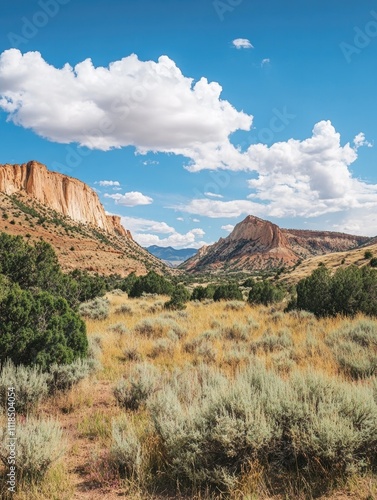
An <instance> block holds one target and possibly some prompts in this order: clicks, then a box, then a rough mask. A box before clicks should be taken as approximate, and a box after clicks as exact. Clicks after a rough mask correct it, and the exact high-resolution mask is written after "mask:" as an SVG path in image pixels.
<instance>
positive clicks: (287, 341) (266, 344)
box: [251, 329, 293, 352]
mask: <svg viewBox="0 0 377 500" xmlns="http://www.w3.org/2000/svg"><path fill="white" fill-rule="evenodd" d="M292 346H293V340H292V335H291V333H290V332H289V331H288V330H286V329H284V330H281V331H279V332H278V334H277V335H274V334H272V333H271V332H270V331H269V330H268V331H266V332H264V333H263V335H262V337H261V338H260V339H259V340H256V341H254V342H252V343H251V349H252V351H253V352H255V351H256V350H258V349H262V350H263V351H264V352H274V351H279V350H283V349H289V348H291V347H292Z"/></svg>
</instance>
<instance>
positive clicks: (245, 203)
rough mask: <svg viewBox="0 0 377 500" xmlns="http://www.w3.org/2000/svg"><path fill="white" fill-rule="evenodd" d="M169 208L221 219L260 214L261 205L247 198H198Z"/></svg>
mask: <svg viewBox="0 0 377 500" xmlns="http://www.w3.org/2000/svg"><path fill="white" fill-rule="evenodd" d="M171 208H174V209H176V210H181V211H182V212H187V213H190V214H197V215H202V216H203V217H211V218H213V219H221V218H222V217H224V218H230V217H240V216H241V215H249V214H253V215H261V213H262V210H263V205H261V204H260V203H254V202H252V201H249V200H232V201H219V200H208V199H205V198H204V199H201V198H198V199H194V200H191V201H189V202H188V203H186V204H182V205H176V206H173V207H171Z"/></svg>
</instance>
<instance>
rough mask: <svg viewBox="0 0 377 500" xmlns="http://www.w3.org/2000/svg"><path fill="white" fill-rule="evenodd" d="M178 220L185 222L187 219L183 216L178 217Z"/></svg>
mask: <svg viewBox="0 0 377 500" xmlns="http://www.w3.org/2000/svg"><path fill="white" fill-rule="evenodd" d="M177 220H179V221H180V222H183V221H184V220H185V219H184V218H183V217H177Z"/></svg>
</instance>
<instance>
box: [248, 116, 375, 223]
mask: <svg viewBox="0 0 377 500" xmlns="http://www.w3.org/2000/svg"><path fill="white" fill-rule="evenodd" d="M354 142H355V145H359V146H361V145H366V140H365V137H364V134H359V135H358V136H356V138H355V140H354ZM247 155H248V156H249V168H250V170H254V171H255V172H257V173H258V177H257V178H256V179H251V180H249V182H248V184H249V186H250V187H251V188H252V189H253V191H254V192H253V193H251V195H250V196H249V198H250V199H251V200H253V201H257V202H258V201H259V202H260V201H262V202H263V203H264V210H263V211H264V214H265V215H270V216H275V217H283V216H290V217H297V216H304V217H316V216H319V215H322V214H325V213H331V212H338V211H342V210H346V209H349V208H357V207H361V206H365V207H367V206H368V205H369V206H370V204H372V205H373V206H377V186H376V185H372V184H367V183H365V182H362V181H360V180H358V179H356V178H354V177H353V176H352V173H351V171H350V169H349V167H350V165H351V164H352V163H354V162H355V160H356V159H357V148H356V147H355V148H353V147H351V145H350V144H349V143H347V144H345V145H344V146H342V145H341V142H340V134H339V133H338V132H336V130H335V128H334V127H333V125H332V124H331V122H330V121H321V122H319V123H317V124H316V125H315V126H314V128H313V135H312V137H309V138H308V139H305V140H303V141H299V140H295V139H290V140H288V141H287V142H277V143H275V144H273V145H272V146H270V147H268V146H266V145H264V144H255V145H252V146H250V147H249V149H248V151H247Z"/></svg>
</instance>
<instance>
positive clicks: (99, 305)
mask: <svg viewBox="0 0 377 500" xmlns="http://www.w3.org/2000/svg"><path fill="white" fill-rule="evenodd" d="M109 311H110V303H109V301H108V299H106V298H103V297H96V298H95V299H93V300H89V301H88V302H84V303H83V304H80V307H79V313H80V314H81V316H83V317H84V318H90V319H106V318H107V317H108V316H109Z"/></svg>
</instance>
